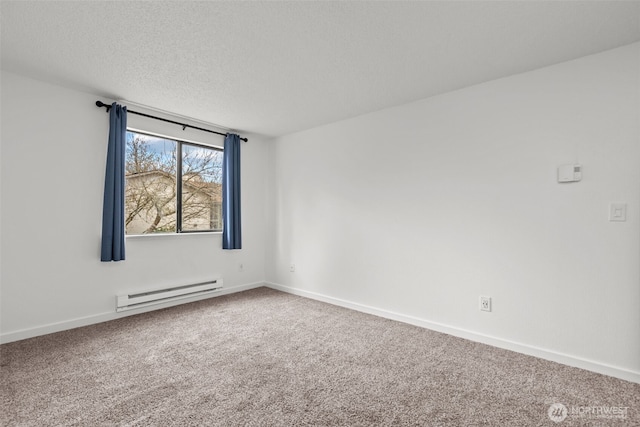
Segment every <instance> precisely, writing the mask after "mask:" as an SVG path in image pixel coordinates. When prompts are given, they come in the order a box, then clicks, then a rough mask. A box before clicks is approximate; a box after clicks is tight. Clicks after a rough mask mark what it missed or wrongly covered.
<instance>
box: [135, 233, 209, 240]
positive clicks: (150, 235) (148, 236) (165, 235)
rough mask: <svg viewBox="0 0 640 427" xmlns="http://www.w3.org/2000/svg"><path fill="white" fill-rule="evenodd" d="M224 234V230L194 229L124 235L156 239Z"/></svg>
mask: <svg viewBox="0 0 640 427" xmlns="http://www.w3.org/2000/svg"><path fill="white" fill-rule="evenodd" d="M217 235H222V231H207V232H200V233H199V232H197V231H194V232H192V233H154V234H131V235H127V236H124V237H125V238H126V239H133V240H137V239H155V238H160V237H171V238H173V237H175V236H217Z"/></svg>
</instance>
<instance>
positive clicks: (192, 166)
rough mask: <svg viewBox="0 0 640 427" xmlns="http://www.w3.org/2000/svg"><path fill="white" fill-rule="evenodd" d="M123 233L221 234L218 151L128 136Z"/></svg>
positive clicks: (174, 141) (220, 157)
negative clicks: (211, 232) (217, 232)
mask: <svg viewBox="0 0 640 427" xmlns="http://www.w3.org/2000/svg"><path fill="white" fill-rule="evenodd" d="M125 156H126V157H125V178H126V185H125V226H126V234H127V235H135V234H152V233H188V232H194V231H200V232H201V231H221V230H222V149H219V148H213V147H209V146H205V145H199V144H195V143H192V142H185V141H179V140H174V139H167V138H162V137H158V136H153V135H149V134H144V133H140V132H133V131H128V132H127V147H126V153H125Z"/></svg>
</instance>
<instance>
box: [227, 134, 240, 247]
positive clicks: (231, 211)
mask: <svg viewBox="0 0 640 427" xmlns="http://www.w3.org/2000/svg"><path fill="white" fill-rule="evenodd" d="M222 249H242V224H241V221H240V137H239V136H238V135H235V134H232V133H229V134H227V136H226V138H225V139H224V154H223V158H222Z"/></svg>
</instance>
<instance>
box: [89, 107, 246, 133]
mask: <svg viewBox="0 0 640 427" xmlns="http://www.w3.org/2000/svg"><path fill="white" fill-rule="evenodd" d="M96 106H98V107H100V108H102V107H104V108H106V109H107V113H108V112H109V110H110V109H111V105H109V104H105V103H104V102H102V101H96ZM127 113H131V114H136V115H138V116H143V117H149V118H150V119H155V120H160V121H162V122H167V123H173V124H174V125H179V126H182V130H185V129H186V128H191V129H197V130H201V131H203V132H209V133H215V134H218V135H223V136H226V135H227V134H226V133H222V132H216V131H215V130H209V129H204V128H199V127H197V126H191V125H188V124H186V123H180V122H175V121H173V120H168V119H163V118H162V117H156V116H152V115H149V114H145V113H139V112H137V111H133V110H129V109H127ZM240 140H241V141H244V142H247V141H249V140H248V139H247V138H240Z"/></svg>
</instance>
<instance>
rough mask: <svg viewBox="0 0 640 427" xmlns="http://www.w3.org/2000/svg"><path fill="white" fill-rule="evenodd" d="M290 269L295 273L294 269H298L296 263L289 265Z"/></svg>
mask: <svg viewBox="0 0 640 427" xmlns="http://www.w3.org/2000/svg"><path fill="white" fill-rule="evenodd" d="M289 271H290V272H292V273H293V272H294V271H296V265H295V264H291V265H290V266H289Z"/></svg>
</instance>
